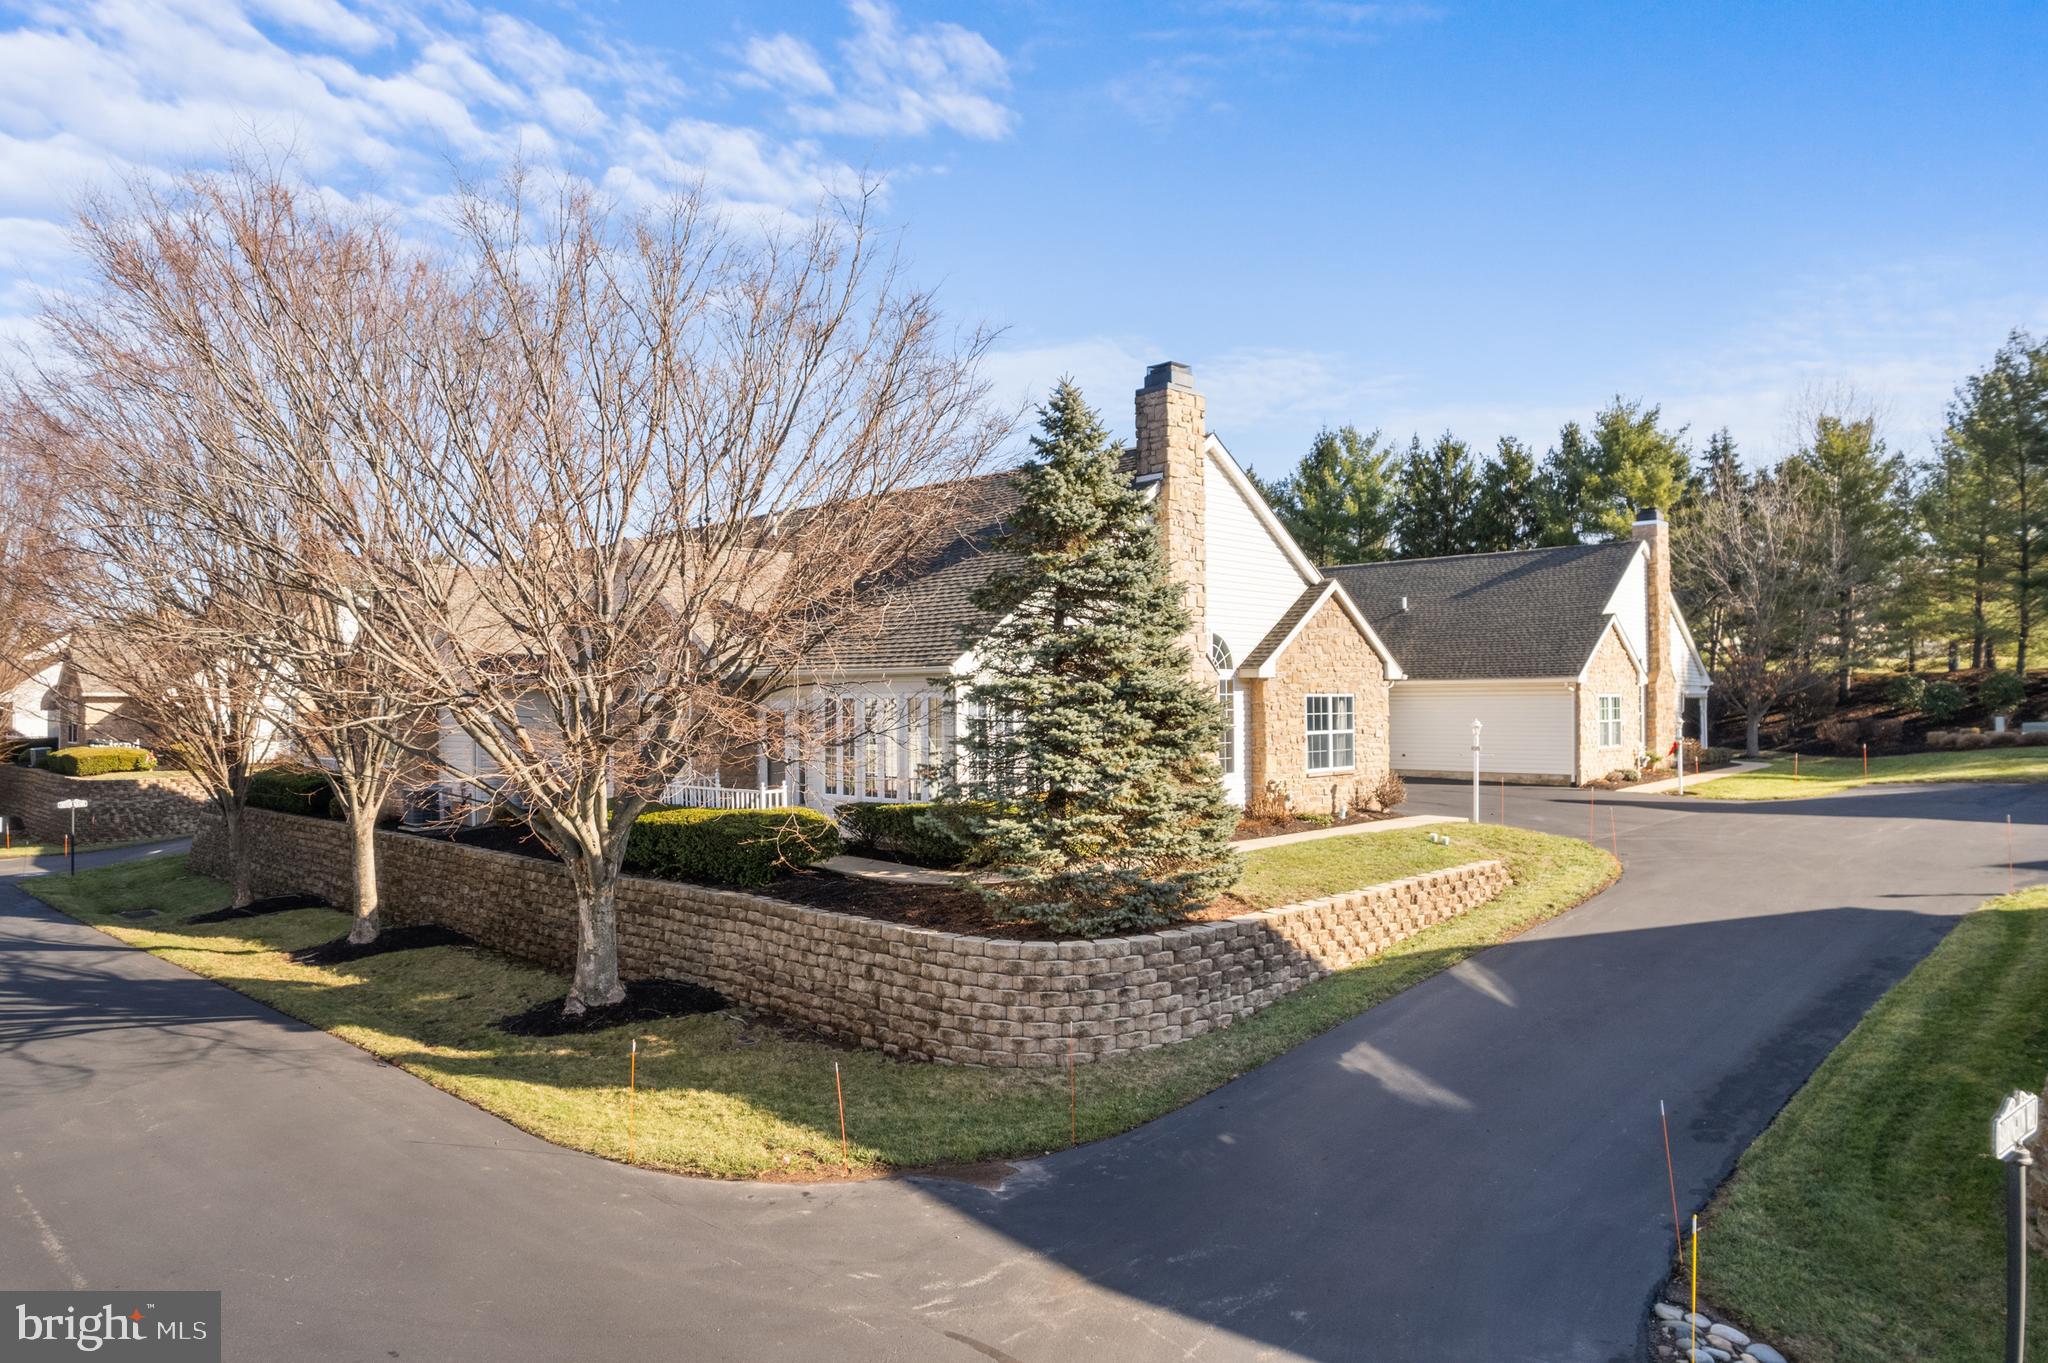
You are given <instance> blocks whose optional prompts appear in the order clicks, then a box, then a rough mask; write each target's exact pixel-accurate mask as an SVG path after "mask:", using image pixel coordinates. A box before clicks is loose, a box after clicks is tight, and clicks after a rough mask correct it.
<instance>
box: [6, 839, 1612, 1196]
mask: <svg viewBox="0 0 2048 1363" xmlns="http://www.w3.org/2000/svg"><path fill="white" fill-rule="evenodd" d="M1449 831H1450V834H1451V837H1452V840H1453V845H1452V846H1451V847H1449V848H1432V849H1431V851H1432V853H1435V852H1441V853H1443V854H1444V856H1445V860H1444V861H1443V862H1442V863H1441V864H1456V863H1459V862H1466V861H1472V860H1475V859H1478V858H1481V857H1492V856H1498V857H1502V858H1504V859H1505V860H1506V861H1507V862H1508V864H1509V866H1510V868H1511V869H1512V871H1513V874H1514V878H1515V883H1514V884H1513V885H1512V886H1511V887H1510V888H1509V889H1508V890H1507V891H1505V892H1504V893H1502V894H1501V895H1500V896H1499V897H1497V898H1496V899H1494V900H1493V901H1492V902H1491V903H1488V904H1485V905H1483V906H1481V907H1480V908H1478V909H1476V910H1474V911H1472V912H1471V913H1469V914H1467V915H1465V916H1464V917H1463V918H1460V919H1457V920H1455V921H1453V922H1449V923H1443V924H1439V925H1438V926H1436V927H1434V928H1431V929H1429V930H1427V931H1425V932H1423V933H1420V934H1418V935H1417V936H1415V937H1413V938H1411V939H1409V940H1408V941H1406V942H1403V943H1401V944H1400V945H1398V946H1396V947H1394V948H1393V949H1391V950H1390V951H1388V952H1386V953H1385V954H1384V955H1383V956H1381V957H1379V958H1376V959H1374V960H1372V961H1369V962H1367V963H1365V964H1363V965H1360V966H1357V967H1355V968H1353V969H1351V970H1347V971H1345V972H1343V973H1341V974H1338V975H1333V976H1331V977H1329V978H1328V979H1325V980H1321V981H1318V982H1317V983H1315V984H1312V985H1309V986H1308V987H1306V988H1304V989H1301V990H1299V991H1297V992H1295V993H1294V994H1291V995H1289V996H1288V997H1287V998H1285V999H1283V1000H1281V1001H1280V1002H1278V1003H1276V1004H1274V1005H1273V1006H1272V1007H1270V1008H1268V1009H1266V1010H1265V1011H1264V1012H1262V1013H1260V1014H1259V1015H1257V1016H1256V1017H1254V1018H1252V1019H1250V1020H1248V1021H1246V1022H1242V1023H1239V1024H1237V1025H1236V1026H1233V1027H1230V1028H1228V1029H1226V1030H1223V1031H1219V1032H1212V1033H1210V1034H1208V1035H1206V1036H1203V1037H1198V1038H1196V1039H1195V1040H1192V1041H1187V1042H1183V1043H1181V1044H1180V1045H1177V1046H1171V1047H1168V1048H1166V1049H1165V1050H1161V1051H1153V1052H1148V1053H1146V1054H1143V1055H1137V1056H1130V1057H1126V1058H1124V1059H1121V1060H1115V1061H1110V1062H1106V1063H1103V1064H1095V1065H1084V1066H1082V1067H1081V1068H1080V1072H1079V1122H1080V1133H1081V1138H1082V1139H1083V1140H1091V1139H1096V1138H1099V1137H1102V1136H1107V1135H1112V1134H1114V1133H1115V1132H1118V1131H1123V1130H1127V1129H1128V1128H1130V1127H1133V1126H1136V1125H1138V1124H1139V1123H1141V1122H1144V1121H1147V1120H1149V1119H1151V1118H1153V1117H1156V1116H1158V1115H1159V1114H1161V1113H1163V1112H1166V1111H1169V1110H1170V1109H1172V1108H1175V1107H1178V1106H1180V1105H1181V1104H1183V1103H1186V1102H1188V1101H1189V1100H1190V1099H1193V1098H1195V1097H1198V1096H1199V1095H1201V1094H1203V1093H1206V1092H1208V1091H1209V1090H1210V1089H1213V1088H1215V1087H1216V1086H1218V1085H1219V1084H1222V1083H1224V1082H1226V1081H1228V1080H1229V1079H1231V1078H1233V1077H1235V1076H1236V1075H1238V1074H1241V1073H1243V1072H1244V1071H1245V1070H1248V1069H1251V1068H1253V1067H1255V1066H1257V1065H1261V1064H1263V1063H1265V1062H1266V1061H1268V1060H1271V1059H1272V1058H1273V1057H1274V1056H1276V1055H1279V1054H1280V1053H1281V1052H1283V1051H1286V1050H1288V1049H1289V1048H1290V1047H1293V1046H1296V1045H1299V1044H1300V1043H1301V1042H1303V1041H1305V1040H1307V1039H1308V1038H1309V1037H1311V1036H1314V1035H1315V1034H1317V1033H1318V1032H1322V1031H1325V1030H1327V1029H1328V1028H1330V1027H1333V1026H1335V1025H1336V1024H1337V1023H1339V1022H1342V1021H1344V1020H1345V1019H1346V1018H1349V1017H1352V1016H1353V1015H1355V1014H1357V1013H1359V1012H1362V1011H1363V1010H1365V1009H1367V1008H1369V1007H1371V1006H1372V1005H1374V1004H1376V1003H1378V1002H1380V1001H1381V1000H1383V999H1385V998H1387V997H1389V996H1390V995H1392V994H1395V993H1398V992H1399V991H1400V990H1402V989H1405V988H1407V987H1408V986H1410V985H1412V984H1416V983H1418V982H1419V981H1421V980H1423V979H1426V978H1428V977H1429V976H1431V975H1433V974H1435V973H1436V972H1438V971H1440V970H1443V969H1445V968H1447V967H1449V966H1452V965H1455V964H1456V963H1457V962H1459V961H1461V960H1463V959H1464V958H1465V957H1467V956H1469V955H1471V954H1472V953H1473V952H1475V951H1477V950H1479V949H1481V948H1482V947H1486V946H1489V945H1491V944H1493V943H1495V942H1498V941H1501V940H1503V939H1504V938H1507V937H1511V936H1513V935H1514V934H1515V933H1517V932H1520V931H1522V930H1523V929H1525V928H1527V927H1529V926H1531V925H1533V924H1535V923H1537V922H1540V921H1542V920H1543V919H1546V918H1549V917H1552V916H1553V915H1555V914H1558V913H1561V912H1563V911H1564V910H1565V909H1568V908H1570V907H1571V906H1572V905H1574V904H1577V903H1579V902H1581V901H1583V900H1584V899H1586V898H1587V897H1588V896H1590V895H1592V894H1594V893H1596V892H1597V891H1599V890H1600V889H1602V888H1603V887H1605V886H1606V885H1607V884H1608V883H1609V882H1610V881H1612V880H1613V878H1614V877H1615V875H1616V874H1617V873H1618V871H1619V868H1618V867H1617V866H1616V864H1615V862H1614V860H1613V858H1611V857H1610V856H1609V855H1608V854H1607V853H1606V852H1604V851H1600V850H1599V849H1596V848H1593V847H1591V846H1589V845H1587V844H1586V843H1583V842H1580V841H1577V840H1575V839H1569V838H1560V837H1553V836H1550V835H1547V834H1542V833H1534V832H1529V831H1527V830H1523V829H1515V828H1499V827H1485V828H1469V827H1453V828H1451V829H1450V830H1449ZM1409 838H1410V835H1409V834H1408V833H1406V832H1401V833H1383V834H1363V835H1360V836H1359V837H1357V838H1355V839H1348V838H1336V839H1330V840H1328V841H1326V842H1319V843H1313V844H1300V845H1297V846H1295V847H1287V848H1278V849H1269V850H1267V851H1262V852H1254V853H1252V854H1251V855H1250V856H1249V857H1248V858H1247V860H1248V862H1249V863H1250V864H1251V870H1250V871H1249V872H1248V875H1247V880H1248V882H1250V883H1251V884H1252V885H1253V886H1254V887H1255V889H1254V892H1256V893H1277V892H1278V890H1277V887H1278V886H1279V885H1281V884H1283V883H1286V882H1287V878H1288V877H1290V876H1298V875H1299V874H1301V872H1300V866H1301V864H1302V862H1303V860H1304V857H1305V855H1306V854H1304V853H1303V852H1302V850H1301V849H1302V848H1304V847H1310V848H1315V849H1319V850H1317V851H1316V852H1314V854H1313V855H1312V856H1309V857H1307V859H1308V860H1313V861H1317V862H1323V863H1325V864H1326V865H1330V866H1340V867H1349V866H1356V867H1360V868H1373V873H1374V874H1376V875H1378V878H1379V879H1385V878H1386V876H1385V875H1379V874H1378V868H1381V867H1386V866H1392V867H1395V868H1397V869H1396V870H1395V871H1394V874H1407V873H1408V872H1409V870H1412V869H1419V867H1420V866H1421V865H1423V864H1426V863H1425V862H1423V861H1417V860H1413V858H1415V857H1417V856H1418V855H1419V854H1418V853H1416V852H1415V850H1414V849H1412V848H1411V849H1407V850H1405V851H1404V850H1402V849H1401V844H1400V843H1397V842H1395V840H1397V839H1399V840H1403V841H1404V842H1405V841H1407V840H1409ZM1413 840H1414V841H1416V842H1421V837H1420V834H1419V833H1418V834H1415V835H1414V838H1413ZM1354 843H1355V844H1358V845H1357V846H1355V847H1354V846H1352V844H1354ZM1368 844H1377V845H1374V846H1367V845H1368ZM1422 846H1425V847H1427V846H1428V844H1427V843H1422ZM1320 849H1329V850H1320ZM1346 849H1348V851H1347V850H1346ZM1404 868H1405V869H1404ZM1268 877H1270V879H1268ZM1357 883H1358V884H1359V885H1362V884H1367V883H1371V882H1370V881H1359V882H1357ZM24 884H25V886H26V887H27V888H28V889H29V890H30V891H31V892H32V893H34V894H36V895H38V896H39V897H41V898H43V899H44V900H46V901H48V902H49V903H51V904H52V905H54V906H56V907H57V908H60V909H62V910H64V911H65V912H67V913H70V914H72V915H74V916H75V917H77V918H79V919H81V920H82V921H84V922H87V923H90V924H92V925H93V926H95V927H98V928H101V929H102V930H104V931H106V932H109V933H111V934H113V935H114V936H116V937H118V938H120V939H122V940H123V941H126V942H129V943H131V944H133V945H135V946H138V947H141V948H143V949H144V950H147V951H151V952H154V953H156V954H157V955H159V956H162V957H163V958H164V959H166V960H169V961H172V962H175V963H176V964H178V965H181V966H184V967H186V968H187V969H190V970H193V971H196V972H198V973H199V974H202V975H206V976H209V977H211V978H214V979H217V980H219V981H220V982H222V983H223V984H226V985H229V986H231V987H232V988H235V989H238V990H240V991H242V992H243V993H245V994H248V995H250V996H252V997H254V998H258V999H261V1000H263V1001H264V1002H266V1003H268V1004H270V1005H272V1006H273V1007H276V1008H278V1009H281V1010H282V1011H284V1012H287V1013H290V1014H291V1015H293V1016H294V1017H298V1018H302V1019H304V1020H305V1021H307V1022H310V1023H312V1024H314V1025H315V1026H318V1027H323V1028H325V1029H327V1030H328V1031H331V1032H333V1033H334V1034H335V1035H337V1036H339V1037H342V1038H343V1039H345V1040H347V1041H350V1042H353V1043H354V1044H356V1045H358V1046H361V1047H363V1048H364V1049H365V1050H368V1051H370V1052H371V1053H373V1054H375V1055H378V1056H381V1057H383V1058H385V1059H387V1060H389V1061H391V1062H392V1063H394V1064H397V1065H401V1066H403V1067H404V1068H406V1069H408V1070H410V1071H412V1072H413V1073H414V1074H417V1075H419V1076H420V1077H421V1078H423V1079H425V1080H427V1082H429V1083H431V1084H434V1085H436V1086H437V1087H440V1088H443V1089H446V1090H447V1091H449V1092H450V1093H454V1094H456V1095H458V1096H460V1097H462V1098H464V1099H467V1100H468V1101H470V1102H472V1103H475V1104H477V1105H478V1106H479V1107H482V1108H485V1109H486V1110H488V1111H491V1112H495V1113H497V1114H499V1115H500V1116H502V1117H504V1118H506V1119H507V1120H509V1121H511V1122H513V1123H515V1124H516V1125H519V1126H521V1127H524V1128H526V1129H527V1130H529V1131H532V1132H534V1133H535V1134H537V1135H539V1136H542V1137H544V1138H546V1139H548V1140H551V1141H555V1142H557V1143H559V1144H562V1145H567V1146H573V1147H575V1148H577V1149H581V1150H589V1151H592V1152H595V1153H597V1154H600V1155H605V1156H608V1157H611V1158H614V1159H623V1158H625V1157H626V1154H627V1146H626V1089H625V1082H626V1048H627V1042H628V1041H629V1039H631V1038H632V1037H636V1036H637V1037H639V1038H640V1040H641V1045H640V1069H639V1079H640V1089H639V1095H638V1099H637V1103H636V1107H635V1115H634V1120H635V1131H636V1136H637V1140H636V1144H635V1147H634V1152H633V1153H634V1157H635V1159H637V1161H638V1162H639V1163H641V1164H646V1165H652V1166H655V1167H658V1168H664V1169H673V1170H679V1171H683V1172H687V1173H694V1174H708V1175H714V1176H721V1177H753V1176H761V1175H770V1176H773V1175H777V1174H789V1175H794V1176H799V1177H817V1176H831V1175H834V1174H836V1173H837V1172H838V1169H839V1158H838V1155H839V1134H838V1118H837V1115H836V1110H835V1107H834V1101H833V1088H832V1063H833V1062H834V1061H835V1060H836V1061H838V1062H839V1063H840V1065H841V1067H842V1068H843V1070H844V1072H845V1082H846V1117H847V1125H848V1129H849V1134H850V1136H851V1138H852V1142H853V1150H852V1155H853V1163H854V1166H855V1170H856V1172H879V1171H883V1170H886V1169H889V1168H905V1167H912V1166H917V1165H929V1164H943V1163H954V1162H965V1161H973V1160H981V1159H988V1158H993V1157H997V1156H1007V1155H1027V1154H1037V1153H1041V1152H1043V1151H1046V1150H1049V1149H1053V1148H1056V1147H1058V1146H1063V1145H1065V1144H1066V1143H1067V1140H1068V1093H1067V1078H1066V1075H1065V1074H1063V1073H1059V1072H1043V1071H1018V1070H993V1069H975V1068H967V1067H961V1066H944V1065H925V1064H914V1063H908V1062H902V1061H895V1060H890V1059H888V1058H886V1057H884V1056H881V1055H879V1054H877V1053H875V1052H873V1051H853V1050H845V1049H841V1048H838V1047H835V1046H831V1045H828V1044H825V1043H823V1042H820V1041H816V1040H813V1039H810V1038H807V1037H803V1036H795V1035H790V1034H786V1033H784V1032H782V1031H780V1030H778V1029H777V1028H776V1027H774V1026H773V1025H770V1024H769V1023H767V1022H765V1021H760V1020H748V1019H742V1018H740V1017H738V1016H735V1015H733V1014H716V1015H710V1016H703V1017H694V1018H680V1019H674V1020H671V1021H667V1022H662V1023H655V1024H649V1025H645V1026H634V1027H630V1028H619V1029H615V1030H613V1031H610V1032H600V1033H594V1034H591V1035H589V1036H580V1037H560V1038H541V1039H534V1038H520V1037H511V1036H506V1035H504V1034H502V1033H500V1032H498V1031H497V1030H496V1029H494V1028H493V1027H491V1026H490V1025H489V1024H490V1023H491V1021H492V1020H493V1019H496V1018H498V1017H502V1016H504V1015H505V1014H507V1013H511V1012H515V1011H517V1010H519V1009H522V1008H525V1007H528V1006H530V1005H532V1004H534V1003H537V1002H539V1001H541V1000H543V999H547V998H550V997H557V996H559V995H560V994H561V993H562V990H563V986H564V980H563V979H562V977H561V976H559V975H556V974H553V973H550V972H548V971H546V970H542V969H540V968H538V967H535V966H530V965H527V964H525V963H523V962H520V961H516V960H513V959H511V958H509V957H506V956H502V955H499V954H497V953H495V952H490V951H482V950H477V949H473V948H466V947H435V948H430V949H426V950H420V951H408V952H394V953H391V954H389V955H386V956H378V957H371V958H367V959H365V960H362V961H359V962H356V963H354V964H353V965H350V966H346V967H335V968H324V969H323V968H311V967H306V966H299V965H294V964H292V963H291V962H290V961H289V960H288V959H286V957H285V956H284V954H283V953H284V952H286V951H289V950H291V949H293V948H296V947H301V946H307V945H311V944H313V943H316V942H322V941H327V940H329V939H332V938H334V937H336V936H338V935H340V933H341V932H342V930H343V929H344V928H345V926H346V920H345V919H344V918H343V917H342V916H341V915H339V914H337V913H334V912H332V911H330V910H324V909H307V910H301V911H298V912H293V913H281V914H273V915H269V916H266V917H260V918H252V919H246V920H242V921H239V922H228V923H219V924H213V925H208V926H191V925H188V924H186V923H185V922H184V921H183V920H184V919H186V918H189V917H191V916H192V915H194V914H196V913H200V912H203V911H205V910H207V909H212V908H218V907H220V906H221V905H222V904H224V903H226V902H227V895H226V891H225V890H224V889H223V888H222V887H221V886H220V884H219V883H218V882H216V881H212V880H206V879H202V878H199V877H197V876H194V875H192V874H190V873H188V872H187V870H186V868H185V859H184V858H183V857H181V856H180V857H165V858H161V859H156V860H151V861H138V862H130V863H125V864H123V865H119V866H113V867H106V868H103V869H100V870H95V871H87V872H82V873H81V874H80V875H79V876H78V877H77V878H76V879H72V878H68V877H57V876H46V877H39V878H36V879H33V880H29V881H26V882H24ZM1257 887H1264V888H1263V889H1259V888H1257ZM1335 888H1340V887H1334V886H1333V887H1329V888H1325V889H1324V890H1323V893H1331V892H1334V889H1335ZM1348 888H1355V886H1353V887H1348ZM143 906H146V907H154V908H158V909H162V910H164V915H163V916H162V917H161V918H158V919H152V920H148V921H146V922H131V921H128V920H124V919H120V918H115V917H112V916H111V915H112V914H113V913H114V911H116V910H119V909H128V908H135V907H143Z"/></svg>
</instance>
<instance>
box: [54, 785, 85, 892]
mask: <svg viewBox="0 0 2048 1363" xmlns="http://www.w3.org/2000/svg"><path fill="white" fill-rule="evenodd" d="M85 805H86V802H85V801H84V800H59V801H57V808H59V809H68V810H70V811H71V831H70V832H69V833H67V834H65V835H64V855H65V856H66V857H67V858H69V859H70V862H71V874H72V875H77V874H78V811H79V810H81V809H84V808H85Z"/></svg>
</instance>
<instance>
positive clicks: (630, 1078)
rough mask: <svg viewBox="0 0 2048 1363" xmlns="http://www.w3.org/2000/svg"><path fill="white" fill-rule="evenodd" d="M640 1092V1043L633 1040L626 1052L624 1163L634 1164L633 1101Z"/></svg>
mask: <svg viewBox="0 0 2048 1363" xmlns="http://www.w3.org/2000/svg"><path fill="white" fill-rule="evenodd" d="M639 1091H640V1042H639V1041H638V1039H635V1040H634V1042H633V1047H632V1049H631V1050H629V1051H627V1052H626V1163H628V1164H632V1163H634V1162H635V1161H634V1158H633V1153H634V1147H633V1099H634V1098H635V1097H637V1096H638V1094H639Z"/></svg>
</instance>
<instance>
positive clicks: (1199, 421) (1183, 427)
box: [1137, 360, 1215, 680]
mask: <svg viewBox="0 0 2048 1363" xmlns="http://www.w3.org/2000/svg"><path fill="white" fill-rule="evenodd" d="M1207 437H1208V425H1207V421H1206V412H1205V410H1204V405H1203V402H1202V395H1201V394H1200V393H1198V392H1196V391H1195V380H1194V375H1193V374H1192V373H1191V372H1190V371H1189V370H1188V367H1187V366H1186V365H1184V364H1180V363H1177V362H1175V361H1172V360H1168V361H1166V362H1164V363H1161V364H1155V365H1153V366H1151V367H1150V368H1148V369H1147V370H1146V371H1145V386H1144V387H1143V388H1140V389H1139V390H1138V467H1137V476H1138V478H1139V480H1140V481H1143V480H1146V479H1153V478H1156V479H1158V480H1159V494H1158V501H1157V502H1156V503H1155V505H1156V507H1157V509H1158V511H1157V514H1158V517H1159V538H1160V544H1161V546H1162V547H1163V548H1164V550H1165V552H1166V566H1167V571H1169V572H1171V573H1172V574H1173V578H1174V580H1175V581H1176V582H1178V583H1180V584H1181V591H1182V596H1181V599H1182V601H1184V602H1185V603H1186V605H1187V608H1188V615H1189V616H1190V617H1191V618H1192V620H1193V624H1192V626H1191V628H1190V630H1189V634H1188V652H1189V654H1190V655H1191V656H1192V658H1193V660H1194V666H1195V673H1196V675H1197V676H1201V675H1203V674H1205V673H1206V674H1207V675H1208V677H1209V678H1210V679H1211V680H1214V677H1215V672H1214V671H1213V669H1211V668H1210V666H1209V627H1208V623H1207V621H1208V616H1209V594H1208V587H1207V576H1206V572H1205V564H1204V560H1205V558H1206V557H1207V552H1208V551H1207V543H1208V540H1207V536H1206V529H1207V526H1206V522H1207V519H1208V516H1207V511H1206V501H1205V498H1204V492H1203V486H1202V480H1203V473H1204V470H1203V467H1202V466H1203V454H1202V444H1203V442H1204V441H1205V440H1206V439H1207Z"/></svg>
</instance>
